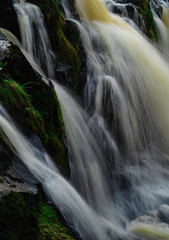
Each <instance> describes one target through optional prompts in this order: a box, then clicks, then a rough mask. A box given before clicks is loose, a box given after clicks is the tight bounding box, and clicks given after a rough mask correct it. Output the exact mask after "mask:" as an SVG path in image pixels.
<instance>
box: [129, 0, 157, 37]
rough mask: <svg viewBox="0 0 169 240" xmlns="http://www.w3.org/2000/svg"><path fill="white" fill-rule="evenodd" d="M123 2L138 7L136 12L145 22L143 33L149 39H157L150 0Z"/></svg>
mask: <svg viewBox="0 0 169 240" xmlns="http://www.w3.org/2000/svg"><path fill="white" fill-rule="evenodd" d="M124 2H125V3H132V4H134V5H135V6H136V7H137V8H138V12H139V13H140V14H141V15H142V17H143V20H144V23H145V28H146V32H145V34H146V35H147V36H148V37H149V38H150V39H151V40H154V41H158V37H157V30H156V25H155V21H154V18H153V14H152V12H151V8H150V0H124Z"/></svg>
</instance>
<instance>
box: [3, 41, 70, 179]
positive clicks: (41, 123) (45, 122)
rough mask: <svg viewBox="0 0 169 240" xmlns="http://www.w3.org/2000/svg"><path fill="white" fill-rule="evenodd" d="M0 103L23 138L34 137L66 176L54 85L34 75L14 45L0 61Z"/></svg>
mask: <svg viewBox="0 0 169 240" xmlns="http://www.w3.org/2000/svg"><path fill="white" fill-rule="evenodd" d="M1 63H2V64H1V66H2V69H1V71H0V100H1V102H2V104H3V105H4V106H5V107H6V108H7V110H8V111H9V113H10V114H11V116H12V117H13V119H14V120H15V122H16V123H17V124H18V126H19V127H20V128H21V129H22V131H23V132H24V133H25V134H26V135H28V136H29V135H30V134H36V135H37V136H38V137H39V138H40V139H41V141H42V143H43V145H44V147H45V148H46V149H47V150H48V152H49V154H50V155H51V157H52V158H53V160H55V162H56V164H57V166H58V167H59V168H60V170H61V171H62V173H64V174H66V175H67V176H69V162H68V157H67V149H66V147H65V144H64V141H65V140H64V138H65V129H64V123H63V120H62V113H61V108H60V104H59V101H58V99H57V96H56V93H55V91H54V88H53V86H52V85H51V86H48V85H47V84H46V83H45V82H44V81H43V80H42V79H41V77H40V76H39V75H38V74H37V73H35V72H34V70H33V69H32V67H31V66H30V64H29V62H28V61H27V60H26V58H25V57H24V56H23V54H22V53H21V51H20V50H19V49H18V48H17V47H16V46H13V45H12V46H11V48H10V54H9V56H8V57H6V58H5V59H4V60H3V61H1Z"/></svg>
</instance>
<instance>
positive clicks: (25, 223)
mask: <svg viewBox="0 0 169 240" xmlns="http://www.w3.org/2000/svg"><path fill="white" fill-rule="evenodd" d="M0 213H1V214H0V239H1V240H55V239H57V240H75V237H73V235H72V233H71V231H70V230H69V229H67V228H66V227H65V226H64V225H63V223H62V222H61V221H60V220H59V218H58V216H57V212H56V210H55V209H54V208H53V207H52V206H50V205H49V204H48V203H47V200H46V199H45V197H44V194H41V193H39V194H32V193H29V192H27V193H23V192H13V191H12V192H11V193H10V194H8V195H7V196H5V197H3V199H1V200H0Z"/></svg>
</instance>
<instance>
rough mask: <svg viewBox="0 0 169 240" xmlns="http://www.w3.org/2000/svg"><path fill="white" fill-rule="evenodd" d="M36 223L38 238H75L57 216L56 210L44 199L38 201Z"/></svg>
mask: <svg viewBox="0 0 169 240" xmlns="http://www.w3.org/2000/svg"><path fill="white" fill-rule="evenodd" d="M38 224H39V240H49V239H50V240H55V239H58V240H75V237H74V236H73V235H72V233H71V232H70V230H69V229H67V228H66V227H65V226H64V225H63V223H62V222H61V221H60V219H59V218H58V216H57V213H56V211H55V210H54V209H53V208H52V206H50V205H49V204H46V202H45V201H44V199H41V201H40V212H39V216H38Z"/></svg>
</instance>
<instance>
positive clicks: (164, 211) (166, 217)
mask: <svg viewBox="0 0 169 240" xmlns="http://www.w3.org/2000/svg"><path fill="white" fill-rule="evenodd" d="M158 217H159V219H160V221H162V222H165V223H168V224H169V206H168V205H162V206H161V207H160V208H159V210H158Z"/></svg>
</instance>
